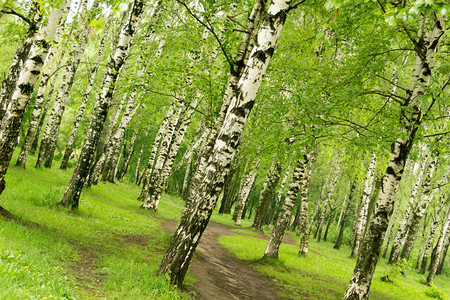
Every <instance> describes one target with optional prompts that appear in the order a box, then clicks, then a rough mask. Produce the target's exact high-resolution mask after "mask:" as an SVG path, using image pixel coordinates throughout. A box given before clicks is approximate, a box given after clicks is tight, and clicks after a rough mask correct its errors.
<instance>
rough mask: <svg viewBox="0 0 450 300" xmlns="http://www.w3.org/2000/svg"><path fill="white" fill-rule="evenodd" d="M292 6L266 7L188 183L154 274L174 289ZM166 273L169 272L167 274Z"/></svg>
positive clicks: (215, 196)
mask: <svg viewBox="0 0 450 300" xmlns="http://www.w3.org/2000/svg"><path fill="white" fill-rule="evenodd" d="M289 3H290V1H284V0H276V1H273V2H272V3H271V5H270V7H269V10H268V12H267V15H266V19H265V21H264V23H263V25H262V27H261V29H260V31H259V32H258V37H257V40H258V42H257V46H255V47H254V49H253V51H252V55H250V59H249V61H248V64H247V67H246V68H245V71H244V73H243V75H242V76H241V78H240V80H239V83H238V85H237V88H236V89H235V90H234V92H235V93H234V95H233V97H232V101H231V104H230V106H229V108H228V111H227V114H226V117H225V120H224V122H223V126H222V129H221V130H220V133H219V135H218V137H217V140H216V141H215V143H214V146H213V147H212V152H211V153H210V155H209V157H208V161H207V162H206V164H205V165H204V167H201V168H199V169H197V170H196V171H195V173H194V175H193V178H192V179H191V189H190V191H189V196H188V200H187V206H186V207H185V209H184V211H183V215H182V218H181V223H180V225H179V227H178V229H177V230H176V232H175V233H174V234H173V236H172V239H171V244H170V246H169V249H168V250H167V251H166V253H165V255H164V258H163V260H162V262H161V265H160V268H159V271H158V273H159V274H162V273H164V274H165V273H170V275H169V276H170V280H171V283H172V284H177V285H180V286H181V284H182V282H183V279H184V276H185V274H186V271H187V268H188V266H189V262H190V260H191V258H192V255H193V253H194V251H195V248H196V247H197V244H198V242H199V240H200V237H201V235H202V233H203V231H204V230H205V228H206V225H207V224H208V221H209V218H210V216H211V214H212V212H213V210H214V207H215V206H216V203H217V200H218V196H219V193H220V191H221V189H222V187H223V182H224V178H225V174H226V173H227V171H228V169H229V167H230V164H231V162H232V160H233V158H234V156H235V153H236V149H237V147H238V146H239V144H240V140H241V138H242V132H243V130H244V126H245V123H246V121H247V118H248V116H249V114H250V111H251V109H252V107H253V104H254V101H255V98H256V94H257V92H258V90H259V88H260V86H261V83H262V79H263V76H264V74H265V72H266V70H267V67H268V65H269V62H270V58H271V57H272V55H273V52H274V49H275V45H276V43H277V40H278V38H279V36H280V34H281V31H282V29H283V25H284V22H285V20H286V16H287V14H288V12H289V8H290V7H289ZM169 271H170V272H169Z"/></svg>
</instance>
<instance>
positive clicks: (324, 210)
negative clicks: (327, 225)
mask: <svg viewBox="0 0 450 300" xmlns="http://www.w3.org/2000/svg"><path fill="white" fill-rule="evenodd" d="M338 178H339V166H336V169H335V170H334V172H333V176H332V177H331V183H330V187H329V188H328V193H327V197H326V198H325V201H324V202H323V208H322V212H321V213H320V217H319V220H318V221H317V228H316V232H315V233H314V238H316V237H317V238H319V237H320V236H321V235H322V227H323V223H324V222H325V216H326V214H327V208H328V204H329V203H330V200H331V196H332V195H333V193H334V189H335V188H336V184H337V181H338Z"/></svg>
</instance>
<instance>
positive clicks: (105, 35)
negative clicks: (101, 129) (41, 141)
mask: <svg viewBox="0 0 450 300" xmlns="http://www.w3.org/2000/svg"><path fill="white" fill-rule="evenodd" d="M111 21H112V20H111V18H110V19H109V20H108V21H107V22H106V24H105V28H104V29H103V37H102V39H101V40H100V47H99V49H98V50H97V57H96V59H95V63H94V67H93V68H92V70H91V76H90V77H89V81H88V83H87V86H86V91H85V93H84V95H83V98H82V99H81V104H80V106H79V108H78V112H77V115H76V117H75V121H74V123H73V126H72V131H71V132H70V136H69V139H68V141H67V144H66V149H65V151H64V155H63V158H62V160H61V165H60V167H59V168H60V169H62V170H65V169H67V164H68V163H69V159H70V155H71V154H72V150H73V144H74V142H75V137H76V135H77V132H78V127H79V126H80V123H81V120H82V119H83V115H84V110H85V108H86V105H87V102H88V100H89V96H90V94H91V91H92V87H93V86H94V81H95V77H96V76H97V71H98V69H99V67H100V60H101V58H102V56H103V51H104V50H105V45H106V39H107V38H108V28H109V25H108V24H109V23H110V22H111Z"/></svg>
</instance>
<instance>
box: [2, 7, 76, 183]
mask: <svg viewBox="0 0 450 300" xmlns="http://www.w3.org/2000/svg"><path fill="white" fill-rule="evenodd" d="M69 2H70V1H69ZM67 5H68V2H67V1H63V3H61V5H60V6H59V7H55V8H53V10H52V12H51V13H50V15H49V17H48V21H47V24H46V25H44V26H43V27H42V28H41V30H40V32H41V33H40V34H38V35H37V36H36V37H35V40H34V43H33V45H32V46H31V49H30V52H29V56H28V57H29V58H28V59H27V60H26V61H25V63H24V67H23V69H22V71H21V72H20V75H19V78H18V81H17V84H16V89H15V90H14V92H13V94H12V97H11V101H10V103H9V107H10V108H9V110H8V111H7V112H6V115H5V116H4V118H3V120H2V128H1V134H0V153H2V158H1V159H0V182H3V181H4V177H5V174H6V171H7V170H8V166H9V163H10V161H11V158H12V155H13V152H14V147H15V146H16V144H17V136H18V135H19V130H20V126H21V123H22V119H23V115H24V113H25V110H26V107H27V105H28V102H29V101H30V97H31V95H32V93H33V90H34V87H35V85H36V82H37V79H38V77H39V75H40V73H41V70H42V67H43V65H44V62H45V59H46V56H47V54H48V51H49V48H50V43H51V41H52V40H53V38H54V37H55V35H56V30H57V25H58V23H59V21H60V19H61V17H62V16H63V10H64V9H65V8H66V6H67Z"/></svg>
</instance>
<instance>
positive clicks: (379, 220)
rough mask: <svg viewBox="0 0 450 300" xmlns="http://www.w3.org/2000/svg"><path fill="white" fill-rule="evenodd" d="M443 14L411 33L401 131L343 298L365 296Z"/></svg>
mask: <svg viewBox="0 0 450 300" xmlns="http://www.w3.org/2000/svg"><path fill="white" fill-rule="evenodd" d="M444 28H445V26H444V23H443V19H442V17H440V16H438V15H433V16H431V15H429V16H424V17H423V19H421V21H420V29H419V32H418V36H419V39H420V43H417V41H416V40H415V39H414V38H412V37H411V40H412V43H413V44H414V45H415V46H416V48H415V51H416V60H415V64H414V70H413V74H412V76H411V83H410V87H409V89H408V93H407V95H408V96H407V99H406V100H405V101H404V102H403V103H402V105H401V116H400V128H399V131H400V132H401V134H399V136H398V137H397V138H396V139H395V141H393V143H392V146H391V154H390V158H389V164H388V167H387V169H386V172H385V174H384V176H383V178H382V187H383V188H382V189H381V191H380V193H379V196H378V201H377V204H376V206H375V212H374V215H373V217H372V219H371V221H370V223H369V226H368V229H367V233H366V239H365V240H364V241H363V244H362V245H361V249H360V254H359V255H358V259H357V262H356V266H355V269H354V271H353V276H352V279H351V281H350V284H349V286H348V288H347V292H346V293H345V296H344V298H345V299H367V298H368V293H369V289H370V284H371V281H372V277H373V273H374V271H375V267H376V264H377V262H378V260H379V256H380V252H381V246H382V243H383V238H384V235H385V233H386V230H387V227H388V225H389V217H390V216H391V214H392V210H393V207H394V201H395V195H396V193H397V190H398V186H399V183H400V180H401V178H402V173H403V169H404V166H405V162H406V159H407V158H408V155H409V152H410V149H411V147H412V144H413V142H414V138H415V135H416V132H417V129H418V128H419V126H420V124H421V121H422V118H421V103H422V102H423V99H422V95H423V94H424V93H425V88H426V87H427V85H428V84H429V81H430V77H431V74H432V71H433V67H434V65H435V62H436V61H435V58H436V57H435V55H436V47H437V46H438V44H439V42H440V39H441V37H442V34H443V33H444Z"/></svg>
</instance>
